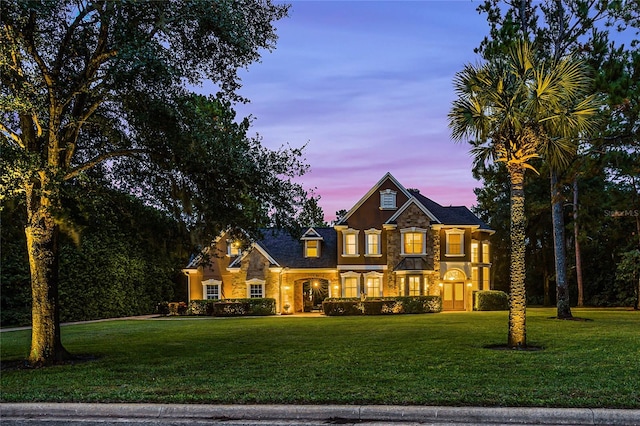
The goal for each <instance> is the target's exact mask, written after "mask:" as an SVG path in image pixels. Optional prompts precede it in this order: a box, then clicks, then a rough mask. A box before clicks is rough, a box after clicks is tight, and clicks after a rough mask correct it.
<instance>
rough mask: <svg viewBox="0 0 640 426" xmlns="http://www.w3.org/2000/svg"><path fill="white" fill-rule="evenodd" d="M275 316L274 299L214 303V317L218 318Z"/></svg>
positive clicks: (231, 300)
mask: <svg viewBox="0 0 640 426" xmlns="http://www.w3.org/2000/svg"><path fill="white" fill-rule="evenodd" d="M275 314H276V300H275V299H273V298H267V297H264V298H252V299H225V300H224V301H219V302H215V303H213V316H216V317H233V316H244V315H256V316H265V315H275Z"/></svg>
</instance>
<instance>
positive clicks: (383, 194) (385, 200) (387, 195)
mask: <svg viewBox="0 0 640 426" xmlns="http://www.w3.org/2000/svg"><path fill="white" fill-rule="evenodd" d="M396 194H397V192H396V191H393V190H391V189H385V190H384V191H380V209H381V210H395V209H397V208H398V207H397V205H396Z"/></svg>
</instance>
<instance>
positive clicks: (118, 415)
mask: <svg viewBox="0 0 640 426" xmlns="http://www.w3.org/2000/svg"><path fill="white" fill-rule="evenodd" d="M56 421H57V422H58V423H56ZM5 422H6V424H37V423H42V424H82V423H85V424H86V423H91V424H116V423H117V424H127V423H136V424H154V425H163V424H167V425H169V424H171V425H175V424H183V423H184V424H187V423H189V424H217V423H219V424H226V425H231V424H235V425H237V424H243V425H249V424H255V425H267V424H268V425H278V424H282V425H285V424H286V425H292V424H301V425H303V424H304V425H310V424H313V425H316V424H317V425H320V424H343V425H344V424H361V425H362V424H368V425H372V424H376V425H383V424H394V425H402V424H404V425H407V424H422V425H424V424H435V425H438V424H440V425H442V424H451V425H464V424H467V425H469V424H477V425H484V424H494V425H495V424H500V425H512V424H519V425H523V424H525V425H625V426H633V425H640V410H613V409H600V408H597V409H596V408H594V409H591V408H518V407H422V406H381V405H360V406H355V405H354V406H352V405H188V404H76V403H66V404H54V403H24V404H22V403H19V404H18V403H2V404H0V423H2V424H5Z"/></svg>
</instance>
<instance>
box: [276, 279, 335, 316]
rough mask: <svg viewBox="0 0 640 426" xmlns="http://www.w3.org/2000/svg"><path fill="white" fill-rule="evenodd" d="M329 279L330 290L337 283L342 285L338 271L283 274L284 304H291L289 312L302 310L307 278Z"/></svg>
mask: <svg viewBox="0 0 640 426" xmlns="http://www.w3.org/2000/svg"><path fill="white" fill-rule="evenodd" d="M313 279H318V280H327V281H328V282H329V288H330V290H329V291H330V292H332V291H333V287H334V286H335V285H338V286H339V285H340V274H339V273H338V272H337V271H331V272H329V271H325V272H315V271H309V272H287V273H283V274H282V284H281V288H282V305H283V306H284V304H287V303H288V304H289V305H290V308H289V313H294V312H302V311H303V308H304V306H303V301H302V283H303V282H304V281H307V280H313Z"/></svg>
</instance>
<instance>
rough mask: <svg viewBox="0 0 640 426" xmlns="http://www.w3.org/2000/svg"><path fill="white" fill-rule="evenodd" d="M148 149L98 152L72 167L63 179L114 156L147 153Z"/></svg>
mask: <svg viewBox="0 0 640 426" xmlns="http://www.w3.org/2000/svg"><path fill="white" fill-rule="evenodd" d="M148 153H149V151H148V150H146V149H124V150H121V151H112V152H107V153H105V154H100V155H98V156H96V157H94V158H93V159H91V160H89V161H87V162H86V163H84V164H82V165H81V166H78V167H76V168H74V169H72V170H71V171H69V173H67V174H66V175H65V176H64V178H63V179H64V180H69V179H73V178H74V177H76V176H78V175H79V174H80V173H82V172H84V171H86V170H89V169H91V168H92V167H95V166H97V165H98V164H100V163H102V162H103V161H106V160H108V159H110V158H116V157H134V156H136V155H137V154H148Z"/></svg>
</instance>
